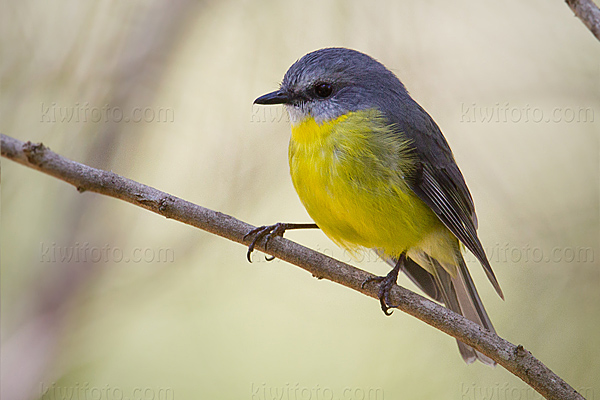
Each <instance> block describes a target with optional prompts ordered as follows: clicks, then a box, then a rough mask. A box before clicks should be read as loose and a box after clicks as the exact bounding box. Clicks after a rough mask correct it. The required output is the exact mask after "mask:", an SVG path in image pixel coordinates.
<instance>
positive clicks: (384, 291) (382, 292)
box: [360, 253, 406, 316]
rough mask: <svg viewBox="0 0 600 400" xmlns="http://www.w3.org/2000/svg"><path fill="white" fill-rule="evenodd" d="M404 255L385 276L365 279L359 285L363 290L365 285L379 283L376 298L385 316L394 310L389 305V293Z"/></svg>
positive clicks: (396, 278)
mask: <svg viewBox="0 0 600 400" xmlns="http://www.w3.org/2000/svg"><path fill="white" fill-rule="evenodd" d="M405 257H406V256H405V254H404V253H403V254H401V255H400V257H399V258H398V262H397V263H396V266H395V267H394V268H393V269H392V270H391V271H390V272H389V273H388V274H387V275H386V276H375V277H372V278H367V279H365V280H364V282H363V283H362V284H361V285H360V287H361V289H364V288H365V285H366V284H367V283H371V282H378V283H379V291H378V293H377V296H378V297H379V304H381V310H382V311H383V313H384V314H385V315H387V316H390V315H392V312H393V311H389V310H390V309H391V308H396V306H394V305H391V303H392V302H391V301H390V291H391V290H392V287H394V285H395V284H396V281H397V280H398V272H400V267H401V266H402V264H403V263H404V258H405Z"/></svg>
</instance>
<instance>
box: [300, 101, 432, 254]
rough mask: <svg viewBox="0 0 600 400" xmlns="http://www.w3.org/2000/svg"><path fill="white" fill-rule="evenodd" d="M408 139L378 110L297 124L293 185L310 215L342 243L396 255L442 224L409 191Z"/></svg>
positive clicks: (335, 239)
mask: <svg viewBox="0 0 600 400" xmlns="http://www.w3.org/2000/svg"><path fill="white" fill-rule="evenodd" d="M408 144H409V142H408V141H407V140H406V139H405V138H403V137H402V135H401V134H399V133H398V132H394V131H393V130H392V127H390V126H389V125H388V124H386V122H385V120H384V118H383V117H382V116H381V114H380V113H379V112H378V111H376V110H366V111H360V112H353V113H349V114H346V115H343V116H341V117H339V118H337V119H335V120H332V121H329V122H325V123H321V124H319V123H317V122H316V121H315V120H314V119H312V118H308V119H305V120H304V121H302V122H301V123H299V124H297V125H294V126H293V127H292V137H291V140H290V147H289V162H290V173H291V176H292V181H293V183H294V187H295V188H296V191H297V192H298V196H299V197H300V199H301V201H302V203H303V204H304V206H305V207H306V210H307V211H308V213H309V215H310V216H311V217H312V218H313V220H314V221H315V222H316V223H317V225H319V227H320V228H321V229H322V230H323V232H324V233H325V234H327V235H328V236H329V237H330V238H331V239H332V240H333V241H334V242H336V243H338V244H339V245H341V246H343V247H345V248H348V249H354V248H356V247H358V246H363V247H367V248H378V249H382V250H384V251H385V253H387V254H390V255H394V254H400V253H401V252H402V251H405V250H407V249H408V248H410V247H413V246H415V245H417V244H418V243H419V242H420V241H422V239H423V237H424V236H425V235H427V234H429V233H430V232H431V231H433V230H434V229H436V228H439V226H440V222H439V220H438V219H437V217H436V216H435V215H434V214H433V212H432V211H431V210H430V209H429V208H428V207H427V206H426V205H425V204H424V203H423V202H422V201H421V200H419V199H418V198H417V197H416V195H415V194H414V193H413V192H412V191H411V190H410V189H409V187H408V185H407V183H406V181H405V179H404V178H405V176H407V175H409V173H410V172H411V169H412V168H414V161H415V160H414V158H413V157H412V156H411V154H410V152H409V147H408Z"/></svg>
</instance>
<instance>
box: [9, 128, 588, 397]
mask: <svg viewBox="0 0 600 400" xmlns="http://www.w3.org/2000/svg"><path fill="white" fill-rule="evenodd" d="M1 140H2V156H3V157H6V158H8V159H11V160H13V161H15V162H17V163H19V164H22V165H25V166H27V167H30V168H33V169H36V170H38V171H41V172H44V173H46V174H49V175H51V176H54V177H56V178H58V179H61V180H63V181H65V182H68V183H70V184H72V185H74V186H75V187H76V188H77V190H78V191H79V192H85V191H92V192H96V193H100V194H104V195H107V196H111V197H115V198H118V199H121V200H124V201H127V202H129V203H131V204H134V205H137V206H139V207H142V208H145V209H147V210H150V211H152V212H155V213H157V214H160V215H162V216H164V217H167V218H172V219H175V220H178V221H180V222H183V223H186V224H188V225H192V226H194V227H196V228H200V229H203V230H205V231H208V232H211V233H214V234H216V235H219V236H222V237H224V238H227V239H230V240H232V241H235V242H238V243H242V244H246V243H245V239H244V238H245V235H246V234H247V232H249V231H250V230H251V229H253V228H254V227H253V226H251V225H248V224H246V223H244V222H242V221H239V220H237V219H235V218H233V217H231V216H228V215H226V214H222V213H219V212H215V211H212V210H209V209H206V208H203V207H200V206H197V205H195V204H192V203H190V202H187V201H185V200H182V199H179V198H177V197H174V196H171V195H169V194H167V193H165V192H161V191H159V190H156V189H153V188H151V187H149V186H145V185H142V184H140V183H137V182H135V181H132V180H129V179H126V178H124V177H122V176H120V175H117V174H115V173H112V172H107V171H103V170H99V169H95V168H91V167H89V166H86V165H83V164H80V163H77V162H74V161H71V160H69V159H67V158H64V157H62V156H60V155H58V154H56V153H54V152H52V151H50V150H49V149H48V148H47V147H45V146H44V145H42V144H41V143H40V144H32V143H31V142H27V143H24V142H21V141H19V140H16V139H13V138H11V137H8V136H6V135H1ZM257 247H259V248H260V250H262V251H264V252H266V253H268V254H270V255H272V256H275V257H277V258H280V259H282V260H285V261H288V262H290V263H292V264H295V265H297V266H299V267H300V268H302V269H305V270H306V271H308V272H310V273H312V274H313V276H315V277H317V278H318V279H323V278H325V279H328V280H331V281H333V282H336V283H339V284H341V285H343V286H346V287H348V288H350V289H353V290H356V291H358V292H361V293H363V294H365V295H367V296H370V297H373V298H378V290H377V288H376V285H367V287H366V288H363V287H362V286H363V282H365V280H367V279H369V278H372V277H374V275H372V274H369V273H368V272H365V271H363V270H360V269H358V268H355V267H352V266H350V265H348V264H345V263H342V262H340V261H337V260H335V259H333V258H330V257H327V256H325V255H324V254H321V253H317V252H315V251H313V250H310V249H308V248H305V247H303V246H301V245H298V244H296V243H294V242H291V241H289V240H286V239H283V238H273V240H271V241H270V242H269V249H268V250H267V249H265V248H264V243H259V244H258V246H257ZM223 288H224V290H227V289H226V288H227V286H226V285H224V286H223ZM390 297H391V300H392V303H394V304H397V308H398V309H400V310H402V311H404V312H406V313H408V314H410V315H412V316H414V317H416V318H418V319H420V320H422V321H423V322H425V323H427V324H429V325H431V326H433V327H435V328H437V329H439V330H441V331H442V332H445V333H447V334H449V335H450V336H453V337H455V338H457V339H459V340H461V341H462V342H464V343H466V344H468V345H470V346H472V347H474V348H476V349H477V350H479V351H480V352H482V353H484V354H485V355H487V356H488V357H490V358H492V359H494V360H495V361H496V362H498V363H499V364H500V365H502V366H503V367H505V368H506V369H507V370H508V371H510V372H511V373H512V374H514V375H515V376H517V377H519V378H520V379H522V380H523V381H524V382H525V383H527V384H528V385H530V386H531V387H532V388H533V389H535V390H536V391H537V392H539V393H540V394H541V395H542V396H544V397H545V398H547V399H557V400H558V399H560V400H567V399H583V397H582V396H581V395H580V394H579V393H577V391H575V390H574V389H573V388H572V387H571V386H569V385H568V384H567V383H566V382H565V381H563V380H562V379H561V378H560V377H558V376H557V375H556V374H555V373H554V372H552V371H551V370H550V369H549V368H548V367H546V366H545V365H544V364H543V363H542V362H540V361H539V360H537V359H536V358H535V357H534V356H533V355H532V354H531V353H530V352H529V351H527V350H525V349H524V348H523V346H521V345H519V346H515V345H514V344H512V343H510V342H508V341H506V340H504V339H502V338H500V337H499V336H496V335H495V334H492V333H490V332H488V331H485V330H482V329H481V327H479V326H478V325H476V324H475V323H473V322H471V321H469V320H467V319H465V318H464V317H462V316H460V315H457V314H455V313H453V312H452V311H450V310H448V309H447V308H445V307H442V306H440V305H438V304H436V303H434V302H432V301H430V300H428V299H425V298H424V297H422V296H419V295H417V294H415V293H413V292H411V291H410V290H408V289H405V288H403V287H400V286H395V287H394V288H393V290H392V292H391V296H390ZM357 345H360V344H357Z"/></svg>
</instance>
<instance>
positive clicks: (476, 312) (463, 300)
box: [379, 253, 496, 366]
mask: <svg viewBox="0 0 600 400" xmlns="http://www.w3.org/2000/svg"><path fill="white" fill-rule="evenodd" d="M379 255H380V256H381V257H382V258H383V259H384V260H385V261H386V262H387V263H388V264H390V265H396V262H397V260H395V259H394V258H393V257H386V256H383V255H382V254H381V253H379ZM423 259H424V260H427V261H428V263H429V266H428V267H429V268H427V269H428V270H431V271H434V272H435V273H433V274H431V273H429V272H428V271H426V270H425V269H424V268H423V267H421V266H420V265H419V264H417V263H416V262H415V261H414V260H412V259H410V258H408V257H407V258H406V261H405V263H404V266H403V268H402V271H403V272H404V273H405V274H406V275H407V276H408V277H409V278H410V280H411V281H413V282H414V283H415V284H416V285H417V286H418V287H419V288H420V289H421V290H422V291H423V292H424V293H425V294H427V295H428V296H430V297H431V298H432V299H434V300H436V301H439V302H441V303H443V304H444V305H445V306H446V307H448V308H449V309H450V310H452V311H454V312H456V313H458V314H461V315H463V316H464V317H465V318H468V319H470V320H471V321H473V322H475V323H477V324H479V325H481V326H482V327H484V328H485V329H487V330H488V331H490V332H494V333H495V332H496V331H495V329H494V326H493V325H492V322H491V321H490V317H489V316H488V314H487V312H486V311H485V308H484V307H483V303H482V302H481V298H480V297H479V294H478V293H477V289H476V288H475V284H474V283H473V279H472V278H471V274H470V273H469V270H467V266H466V264H465V261H464V259H463V257H462V254H460V253H458V254H457V259H458V266H457V267H458V268H457V270H458V273H457V274H456V277H454V278H453V277H452V276H451V275H450V274H449V273H448V272H447V271H446V270H445V269H444V268H443V267H442V266H441V265H440V263H439V262H438V261H437V260H435V259H433V258H431V257H429V256H425V257H423ZM457 342H458V349H459V351H460V354H461V356H462V358H463V359H464V360H465V362H467V364H470V363H472V362H474V361H475V360H479V361H481V362H482V363H484V364H486V365H491V366H495V365H496V362H495V361H494V360H492V359H491V358H489V357H487V356H485V355H484V354H482V353H480V352H478V351H477V350H475V349H474V348H472V347H471V346H467V345H466V344H464V343H463V342H461V341H460V340H457Z"/></svg>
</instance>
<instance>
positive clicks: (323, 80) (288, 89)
mask: <svg viewBox="0 0 600 400" xmlns="http://www.w3.org/2000/svg"><path fill="white" fill-rule="evenodd" d="M407 99H410V97H409V96H408V93H407V92H406V89H405V88H404V85H403V84H402V83H401V82H400V80H399V79H398V78H397V77H396V76H395V75H394V74H393V73H392V72H390V71H389V70H388V69H387V68H386V67H385V66H384V65H383V64H381V63H380V62H378V61H377V60H375V59H373V58H372V57H370V56H368V55H366V54H363V53H360V52H358V51H356V50H350V49H345V48H337V47H333V48H326V49H321V50H316V51H313V52H312V53H308V54H307V55H305V56H304V57H302V58H301V59H300V60H298V61H296V62H295V63H294V64H293V65H292V66H291V67H290V69H288V71H287V72H286V74H285V77H284V78H283V82H282V83H281V86H280V88H279V90H277V91H275V92H272V93H268V94H266V95H264V96H261V97H259V98H258V99H256V100H254V103H256V104H285V105H286V107H287V109H288V112H289V114H290V118H291V120H292V124H297V123H299V122H301V121H302V120H304V119H305V118H307V117H313V118H315V120H316V121H317V122H319V123H321V122H325V121H329V120H331V119H335V118H337V117H339V116H341V115H344V114H346V113H348V112H351V111H358V110H364V109H370V108H377V109H379V110H380V111H382V112H383V113H384V114H388V115H389V113H394V112H398V111H400V110H399V107H400V106H401V105H402V104H406V100H407ZM410 100H412V99H410Z"/></svg>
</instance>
